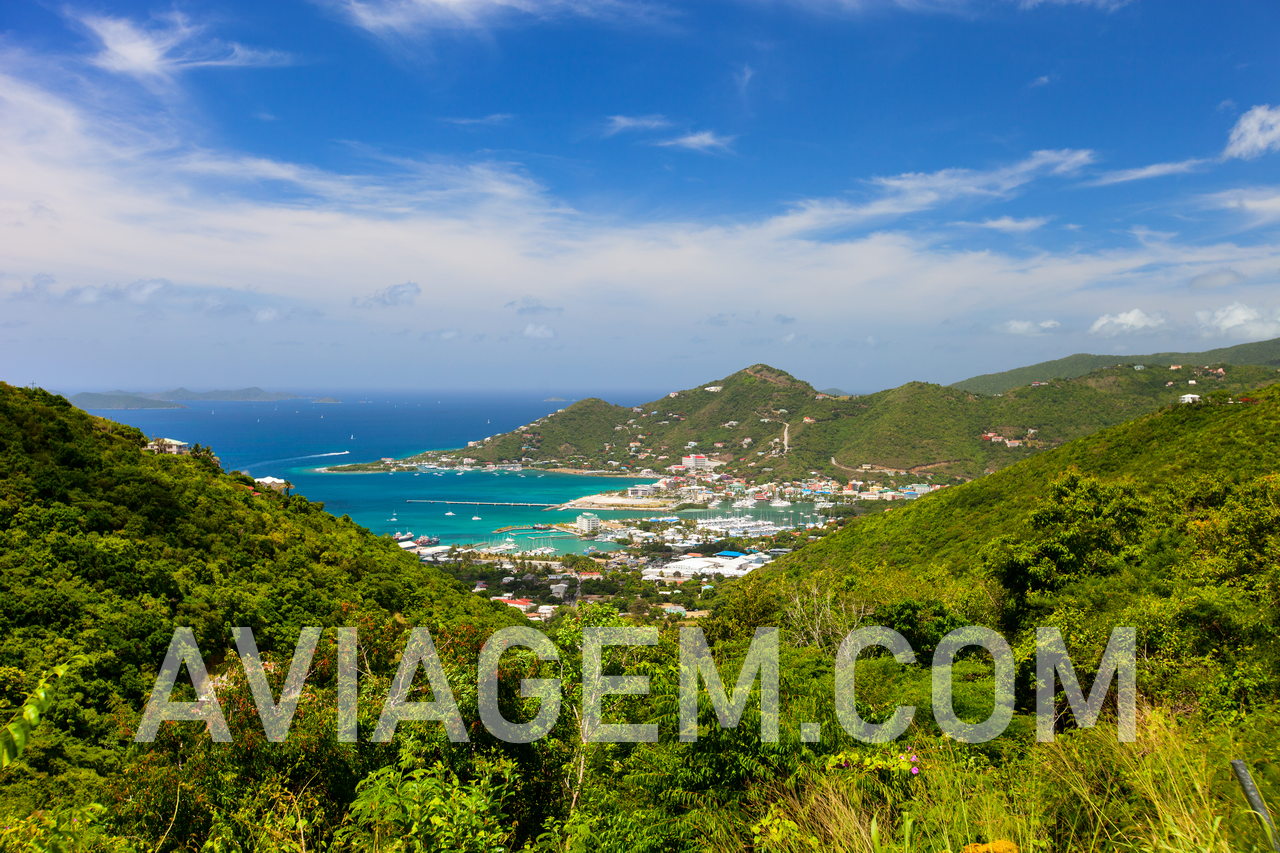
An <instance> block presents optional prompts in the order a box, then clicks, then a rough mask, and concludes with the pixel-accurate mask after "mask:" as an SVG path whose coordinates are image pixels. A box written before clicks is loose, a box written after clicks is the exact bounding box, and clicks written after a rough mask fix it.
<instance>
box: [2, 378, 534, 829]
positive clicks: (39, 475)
mask: <svg viewBox="0 0 1280 853" xmlns="http://www.w3.org/2000/svg"><path fill="white" fill-rule="evenodd" d="M143 444H145V439H144V437H143V436H142V434H141V433H139V432H138V431H137V430H135V429H133V428H131V427H126V426H122V425H119V424H115V423H111V422H109V421H106V420H102V419H98V418H94V417H92V416H90V415H87V414H85V413H84V412H82V411H79V410H77V409H75V408H73V407H72V406H70V405H69V404H68V403H67V401H66V400H64V399H62V398H60V397H56V396H53V395H51V394H48V393H46V392H43V391H39V390H28V389H18V388H14V387H11V386H7V385H0V589H2V590H3V597H2V598H0V717H7V716H9V714H10V713H12V712H13V709H14V708H16V707H17V706H19V705H20V704H21V702H22V698H23V696H24V695H25V694H26V693H27V692H28V691H29V690H31V689H32V688H33V687H34V686H35V684H36V683H37V682H38V681H39V679H40V678H41V677H42V676H43V674H44V673H45V672H47V671H49V670H51V669H53V668H54V667H55V666H57V665H58V664H61V663H63V662H65V661H66V660H68V659H70V658H72V657H73V656H77V655H80V656H83V657H82V659H81V660H80V662H79V664H78V665H77V666H76V667H75V668H73V669H72V670H71V671H70V672H69V673H68V674H67V675H66V676H65V678H63V679H62V681H61V682H60V683H59V685H58V686H57V691H58V693H59V694H60V695H61V696H65V697H66V701H61V702H57V703H56V704H55V706H54V709H53V711H52V712H51V713H50V715H49V716H48V718H47V720H46V722H45V723H44V724H43V725H41V726H40V727H39V728H38V729H37V730H36V733H35V736H34V738H33V739H32V741H31V742H30V743H29V744H28V745H27V749H26V754H25V756H24V761H23V763H22V764H21V765H17V766H15V767H13V768H11V769H10V770H8V771H7V772H5V773H4V774H3V775H0V809H3V811H4V812H5V813H8V814H10V815H12V814H14V813H24V812H27V811H30V810H32V809H35V808H40V809H46V810H48V809H52V810H53V813H57V812H58V809H59V808H62V807H72V806H83V805H86V804H89V803H92V802H95V801H96V802H100V803H106V804H109V805H110V807H111V810H112V814H113V816H114V820H115V822H116V825H117V828H118V829H120V830H121V831H124V832H128V833H132V834H137V835H138V836H139V837H142V838H152V839H153V841H152V843H154V839H156V838H158V837H159V835H160V833H162V832H163V831H164V826H165V823H166V822H167V821H169V819H170V817H171V815H174V816H176V817H175V818H174V826H173V828H172V832H170V838H171V839H172V841H173V843H174V844H176V845H182V846H185V845H186V844H187V843H188V841H190V840H191V839H194V838H197V837H202V836H205V835H207V834H208V833H210V832H211V831H212V830H213V829H214V828H215V827H218V826H222V827H225V828H226V835H227V837H228V838H231V839H234V838H236V837H237V834H239V833H242V832H243V831H247V829H246V828H247V827H250V826H252V825H253V824H254V823H255V822H260V821H261V820H262V819H263V815H261V814H258V813H257V812H256V811H255V810H266V811H270V810H271V809H273V808H280V807H281V803H282V802H283V800H280V799H279V798H280V797H285V796H286V795H287V796H289V797H293V796H295V795H296V794H297V790H296V787H293V788H291V786H294V785H295V783H298V782H301V781H302V780H305V779H307V778H308V777H318V778H321V779H323V780H324V781H323V783H321V784H319V785H317V786H315V787H313V788H312V789H311V790H310V792H309V793H308V794H307V796H308V797H312V798H313V799H315V800H316V803H317V805H316V808H317V809H318V810H319V812H320V813H318V814H314V815H312V816H310V817H309V818H308V820H310V821H312V822H313V823H314V824H315V826H316V827H317V829H318V831H322V832H323V831H328V829H331V828H332V826H334V825H336V824H337V823H338V822H339V821H340V820H341V818H342V817H343V813H344V808H345V804H346V803H347V802H349V801H350V800H351V797H352V792H353V790H354V786H355V784H356V783H357V782H358V781H359V780H360V779H361V778H362V777H363V776H364V775H365V774H366V773H367V772H368V770H369V769H371V768H372V767H376V766H379V765H380V764H381V763H386V762H387V761H393V760H394V759H395V756H396V752H395V749H396V747H395V746H394V745H393V746H392V747H388V748H387V749H384V750H381V751H380V752H379V751H376V750H375V751H372V752H370V751H364V752H360V751H357V750H354V749H352V748H350V747H348V748H346V749H345V750H344V749H340V748H339V745H338V744H336V743H329V742H331V741H333V737H332V734H331V733H332V731H333V723H332V711H331V710H330V711H328V712H327V713H326V712H325V711H324V710H323V709H324V708H326V707H328V708H330V709H331V708H332V701H331V700H332V695H331V689H332V687H331V682H332V673H331V670H332V663H331V662H330V663H329V664H328V670H329V674H328V677H327V678H326V674H325V673H326V670H325V666H324V665H319V666H318V667H317V669H318V672H317V677H316V678H315V679H313V682H311V683H309V684H310V686H309V688H308V689H309V691H310V690H314V692H313V693H308V695H307V697H306V698H305V699H304V702H303V708H302V711H301V712H300V715H299V721H298V724H297V725H296V726H295V737H294V739H292V740H291V741H290V742H289V743H288V744H281V745H278V746H277V745H265V744H261V743H258V744H252V743H245V744H244V746H243V747H242V746H240V745H237V747H236V748H235V749H228V750H222V751H220V752H219V751H217V750H211V749H210V748H209V746H208V745H202V744H201V741H202V740H203V739H202V738H201V737H197V736H196V735H197V733H198V732H197V729H196V727H191V726H188V727H187V728H188V731H186V732H185V734H186V735H187V737H186V739H179V738H176V737H171V738H170V739H168V740H164V739H162V741H160V742H158V743H157V744H156V745H154V746H153V747H135V746H133V745H131V743H130V738H131V736H132V734H133V731H132V729H133V727H134V726H135V725H136V723H137V719H138V713H139V712H140V710H141V708H142V706H143V704H144V702H145V700H146V698H147V696H148V694H149V692H150V689H151V686H152V684H153V682H154V680H155V675H156V669H157V668H158V667H159V665H160V662H161V660H162V659H163V657H164V654H165V650H166V648H167V647H168V644H169V641H170V638H171V637H172V635H173V629H174V626H176V625H182V626H190V627H191V628H192V629H193V630H194V632H195V636H196V638H197V640H198V642H199V644H200V648H201V650H202V652H203V653H204V655H205V658H206V660H209V661H210V662H211V663H212V664H217V663H218V662H221V661H223V660H224V659H226V658H227V655H228V652H229V649H231V648H233V647H234V646H233V643H232V639H231V636H230V631H229V629H230V628H231V627H232V626H249V627H252V628H253V629H254V632H255V634H256V639H257V643H258V645H259V647H260V648H261V649H262V650H263V651H264V653H266V654H267V655H268V656H275V655H277V654H279V653H281V652H284V653H285V654H286V656H287V655H288V654H291V653H292V650H293V647H294V644H295V642H296V639H297V636H298V632H299V630H300V628H302V627H304V626H309V625H318V626H334V625H358V626H360V628H361V641H362V648H363V650H364V652H365V654H366V656H367V657H366V661H367V663H368V664H370V665H373V666H374V667H375V669H379V668H380V667H386V666H389V665H390V664H389V661H391V660H392V658H393V656H394V654H395V652H396V650H397V649H398V645H399V641H400V635H401V633H402V632H403V628H404V626H406V625H426V626H431V627H432V628H434V629H437V630H439V631H440V632H441V634H442V635H443V636H445V637H448V636H450V635H451V634H452V633H456V634H458V635H459V636H461V637H463V638H471V637H473V636H474V635H475V634H477V633H479V632H487V631H488V630H491V629H493V628H496V627H500V626H502V625H505V624H511V623H513V622H515V621H523V620H522V619H521V618H520V617H519V616H518V615H516V614H515V613H514V611H512V610H511V609H510V608H506V607H501V606H499V605H496V604H491V603H490V602H488V601H485V600H483V599H480V598H478V597H475V596H471V595H469V594H467V593H466V592H465V590H464V588H463V587H462V586H461V585H460V584H458V583H457V582H456V581H454V580H452V579H451V578H448V577H446V576H445V575H443V574H442V573H441V572H440V571H439V570H438V569H435V568H432V567H428V566H424V565H422V564H420V563H419V562H418V561H417V559H416V558H414V557H412V556H409V555H406V554H404V553H402V552H401V551H400V549H399V548H397V547H395V545H394V543H392V542H390V541H389V540H385V539H379V538H377V537H374V536H373V535H371V534H369V533H368V532H367V531H366V530H364V529H363V528H360V527H358V526H357V525H355V524H354V523H352V522H351V521H350V520H349V519H346V518H341V519H340V518H335V517H333V516H332V515H330V514H328V513H326V512H325V511H324V509H323V507H322V506H321V505H319V504H316V503H312V502H309V501H307V500H306V499H304V498H301V497H297V496H285V495H280V494H277V493H275V492H272V491H262V492H258V491H257V489H256V488H255V486H254V483H253V481H252V480H250V479H248V478H247V477H244V476H241V475H227V474H223V473H222V472H221V471H220V470H218V468H217V465H216V463H215V462H214V461H213V459H212V455H211V454H210V453H209V452H208V451H207V450H204V449H203V448H200V449H198V451H197V452H196V453H194V454H192V455H190V456H167V455H159V456H155V455H151V454H147V453H145V452H143V451H142V446H143ZM325 642H327V643H329V644H330V645H331V644H332V642H331V639H326V641H325ZM460 642H462V645H463V647H464V648H465V647H466V643H467V642H470V640H465V641H460ZM317 654H318V657H320V658H321V659H322V660H323V659H324V654H325V652H324V650H323V647H322V651H321V652H319V653H317ZM328 658H329V659H330V661H331V658H332V654H331V651H330V653H329V654H328ZM385 681H386V677H383V679H382V684H383V685H384V686H383V688H382V689H383V692H384V693H385ZM368 683H369V684H370V686H371V687H373V686H375V685H377V684H378V683H379V674H378V673H377V672H375V673H373V674H372V676H371V677H370V678H369V679H368ZM241 698H242V699H243V695H242V696H241ZM326 702H327V703H328V704H327V705H326ZM224 707H227V709H228V715H229V716H232V717H233V718H234V716H235V714H234V712H233V709H235V708H239V711H240V712H241V713H240V726H241V730H242V731H243V730H244V729H245V728H247V727H248V728H251V726H249V725H248V721H247V719H246V717H245V715H244V707H243V703H242V704H241V705H240V706H237V705H236V704H235V702H234V701H232V702H226V703H225V704H224ZM310 707H314V708H316V709H318V710H317V711H316V714H315V716H314V717H313V718H309V717H308V715H307V710H308V708H310ZM375 707H376V706H375ZM6 709H7V710H6ZM326 716H328V718H329V719H328V729H327V731H326V729H325V725H326V721H325V719H324V718H325V717H326ZM233 724H234V720H233ZM255 724H256V723H255ZM258 738H259V740H261V732H260V731H259V735H258ZM419 751H420V753H421V756H423V757H422V760H424V761H425V760H427V758H426V756H430V755H433V754H434V753H435V752H438V751H439V750H434V749H427V748H426V747H419ZM179 768H182V769H181V771H180V770H179ZM219 774H221V776H222V777H224V778H223V781H221V782H218V783H217V784H216V785H214V786H213V787H208V786H206V785H205V784H204V782H201V781H199V780H201V779H203V778H205V777H208V779H217V778H219ZM184 780H185V781H184ZM206 781H207V779H206ZM215 788H216V792H215V790H214V789H215ZM180 790H185V791H186V794H185V795H180V794H179V795H178V796H176V797H175V794H177V792H179V791H180ZM273 798H274V799H273ZM176 800H180V801H181V802H176ZM148 846H150V845H148ZM197 846H198V845H197Z"/></svg>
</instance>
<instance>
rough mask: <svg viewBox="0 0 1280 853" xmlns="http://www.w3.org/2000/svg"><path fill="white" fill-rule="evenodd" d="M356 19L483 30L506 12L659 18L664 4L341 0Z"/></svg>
mask: <svg viewBox="0 0 1280 853" xmlns="http://www.w3.org/2000/svg"><path fill="white" fill-rule="evenodd" d="M339 5H340V7H341V8H342V9H343V10H344V11H345V12H346V14H347V17H348V18H349V19H350V20H351V22H352V23H353V24H355V25H356V26H358V27H361V28H363V29H366V30H369V31H370V32H373V33H377V34H393V33H394V34H403V35H412V34H416V33H419V32H423V31H426V30H432V29H481V28H484V27H487V26H489V24H490V23H491V22H493V21H495V20H497V19H500V18H503V17H506V16H517V17H526V18H535V19H537V18H559V17H579V18H595V19H602V20H637V19H639V20H657V19H661V18H663V17H665V15H666V11H665V9H664V7H662V6H661V5H659V4H656V3H652V4H651V3H647V2H642V1H641V0H339Z"/></svg>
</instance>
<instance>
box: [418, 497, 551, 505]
mask: <svg viewBox="0 0 1280 853" xmlns="http://www.w3.org/2000/svg"><path fill="white" fill-rule="evenodd" d="M405 503H410V504H449V505H451V506H541V507H548V506H560V504H537V503H522V502H517V501H441V500H428V499H427V498H407V499H406V500H405Z"/></svg>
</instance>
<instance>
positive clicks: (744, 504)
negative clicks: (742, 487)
mask: <svg viewBox="0 0 1280 853" xmlns="http://www.w3.org/2000/svg"><path fill="white" fill-rule="evenodd" d="M733 505H734V506H735V507H737V508H738V509H748V508H749V507H753V506H755V505H756V502H755V501H754V500H752V499H751V498H743V499H741V500H737V501H734V502H733Z"/></svg>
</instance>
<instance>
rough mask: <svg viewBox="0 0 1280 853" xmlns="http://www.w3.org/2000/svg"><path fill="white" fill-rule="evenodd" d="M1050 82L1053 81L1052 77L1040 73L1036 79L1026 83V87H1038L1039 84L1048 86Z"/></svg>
mask: <svg viewBox="0 0 1280 853" xmlns="http://www.w3.org/2000/svg"><path fill="white" fill-rule="evenodd" d="M1052 82H1053V78H1052V77H1050V76H1049V75H1048V74H1041V75H1040V76H1039V77H1037V78H1036V79H1034V80H1032V81H1031V82H1030V83H1028V84H1027V88H1029V89H1038V88H1039V87H1041V86H1048V85H1049V84H1050V83H1052Z"/></svg>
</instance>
